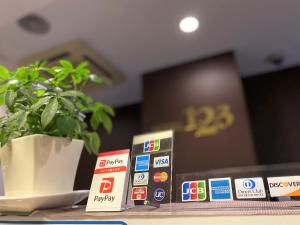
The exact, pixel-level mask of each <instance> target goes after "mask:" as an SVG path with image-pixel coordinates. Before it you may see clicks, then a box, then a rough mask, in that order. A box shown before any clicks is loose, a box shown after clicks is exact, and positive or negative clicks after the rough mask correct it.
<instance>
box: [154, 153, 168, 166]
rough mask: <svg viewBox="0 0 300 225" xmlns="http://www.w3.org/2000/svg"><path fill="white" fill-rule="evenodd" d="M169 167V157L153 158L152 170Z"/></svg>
mask: <svg viewBox="0 0 300 225" xmlns="http://www.w3.org/2000/svg"><path fill="white" fill-rule="evenodd" d="M168 166H169V156H168V155H165V156H159V157H154V160H153V168H161V167H168Z"/></svg>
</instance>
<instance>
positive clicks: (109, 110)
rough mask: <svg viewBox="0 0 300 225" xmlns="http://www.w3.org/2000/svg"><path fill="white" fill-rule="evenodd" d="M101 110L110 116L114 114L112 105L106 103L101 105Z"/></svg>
mask: <svg viewBox="0 0 300 225" xmlns="http://www.w3.org/2000/svg"><path fill="white" fill-rule="evenodd" d="M103 110H104V111H105V112H106V113H108V114H109V115H111V116H115V111H114V109H113V108H112V107H110V106H108V105H103Z"/></svg>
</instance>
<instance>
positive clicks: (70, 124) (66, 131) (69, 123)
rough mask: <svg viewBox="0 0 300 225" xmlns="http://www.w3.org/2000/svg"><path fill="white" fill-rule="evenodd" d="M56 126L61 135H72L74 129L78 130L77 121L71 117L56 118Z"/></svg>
mask: <svg viewBox="0 0 300 225" xmlns="http://www.w3.org/2000/svg"><path fill="white" fill-rule="evenodd" d="M56 126H57V128H58V130H59V132H60V134H61V135H67V136H72V134H73V133H75V131H78V122H77V120H75V119H73V118H71V117H59V118H57V120H56Z"/></svg>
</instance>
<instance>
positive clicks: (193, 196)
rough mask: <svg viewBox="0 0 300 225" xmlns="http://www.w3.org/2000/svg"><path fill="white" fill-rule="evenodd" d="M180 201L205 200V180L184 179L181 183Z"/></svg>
mask: <svg viewBox="0 0 300 225" xmlns="http://www.w3.org/2000/svg"><path fill="white" fill-rule="evenodd" d="M181 196H182V198H181V199H182V201H183V202H188V201H205V200H206V182H205V180H198V181H186V182H183V183H182V195H181Z"/></svg>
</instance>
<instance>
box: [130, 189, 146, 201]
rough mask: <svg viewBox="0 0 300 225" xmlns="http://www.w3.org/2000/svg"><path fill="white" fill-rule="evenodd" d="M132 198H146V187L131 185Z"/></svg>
mask: <svg viewBox="0 0 300 225" xmlns="http://www.w3.org/2000/svg"><path fill="white" fill-rule="evenodd" d="M131 199H132V200H146V199H147V187H133V188H132V191H131Z"/></svg>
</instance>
